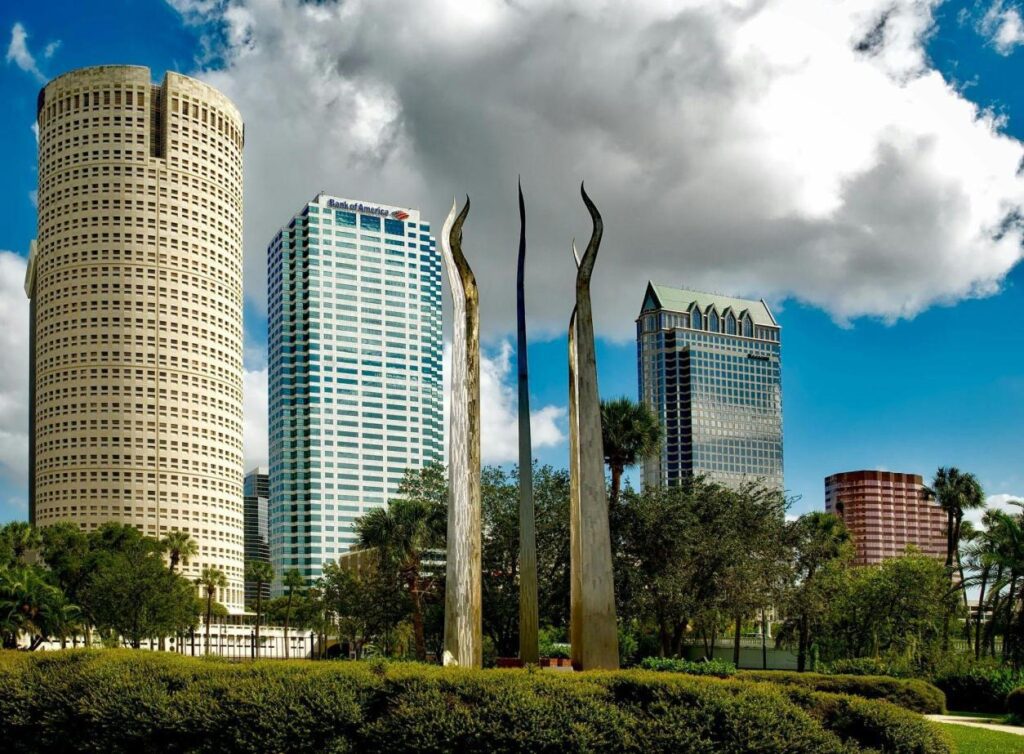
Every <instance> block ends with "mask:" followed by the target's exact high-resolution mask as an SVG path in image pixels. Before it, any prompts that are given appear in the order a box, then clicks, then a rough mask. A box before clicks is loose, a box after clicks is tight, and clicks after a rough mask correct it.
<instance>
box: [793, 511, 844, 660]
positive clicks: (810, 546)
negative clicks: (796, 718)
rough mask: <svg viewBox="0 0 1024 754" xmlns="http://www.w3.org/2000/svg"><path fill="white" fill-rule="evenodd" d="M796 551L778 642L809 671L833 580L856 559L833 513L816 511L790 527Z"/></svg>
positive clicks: (842, 527)
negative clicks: (791, 644)
mask: <svg viewBox="0 0 1024 754" xmlns="http://www.w3.org/2000/svg"><path fill="white" fill-rule="evenodd" d="M790 537H791V539H790V541H791V543H792V545H793V548H794V573H795V577H796V586H795V588H794V589H792V590H791V592H790V594H789V600H788V601H789V605H788V614H789V616H790V617H789V618H788V619H787V620H786V622H785V623H784V624H783V627H782V629H781V630H780V632H779V636H778V639H779V640H780V641H781V642H787V641H788V642H793V640H794V638H795V642H794V643H795V644H796V647H797V670H798V671H799V672H803V671H804V670H806V668H807V654H808V650H809V649H810V646H811V638H812V633H813V631H814V628H815V625H816V623H817V622H818V621H820V620H821V618H822V616H823V615H824V614H825V613H826V611H827V608H828V604H829V599H830V590H829V588H828V581H829V577H830V576H831V575H832V574H833V573H834V572H835V571H834V569H835V567H842V566H843V565H844V563H846V562H848V561H849V560H850V559H851V558H852V556H853V545H852V543H851V541H850V533H849V532H848V531H847V529H846V526H845V524H843V521H842V519H840V518H839V517H838V516H835V515H833V514H831V513H823V512H821V511H814V512H812V513H807V514H804V515H803V516H800V518H798V519H797V520H796V521H794V522H793V523H792V524H791V525H790Z"/></svg>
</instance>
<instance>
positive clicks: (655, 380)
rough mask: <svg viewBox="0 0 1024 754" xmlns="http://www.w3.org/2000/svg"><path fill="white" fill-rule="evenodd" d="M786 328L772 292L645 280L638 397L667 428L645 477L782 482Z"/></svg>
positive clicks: (652, 480)
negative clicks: (765, 296) (723, 292)
mask: <svg viewBox="0 0 1024 754" xmlns="http://www.w3.org/2000/svg"><path fill="white" fill-rule="evenodd" d="M779 334H780V329H779V324H778V322H776V321H775V317H773V316H772V313H771V311H770V310H769V309H768V305H767V304H765V302H764V301H746V300H744V299H738V298H729V297H727V296H719V295H717V294H710V293H700V292H698V291H688V290H681V289H678V288H669V287H666V286H663V285H654V284H653V283H648V284H647V292H646V293H645V295H644V301H643V306H642V307H641V311H640V316H639V317H638V318H637V321H636V346H637V362H638V364H637V366H638V374H639V378H640V400H641V401H642V402H643V403H645V404H646V405H647V406H648V407H649V408H650V409H651V410H652V411H654V413H655V415H656V416H657V417H658V418H659V419H660V421H661V426H662V429H663V431H664V434H663V444H662V450H661V453H660V455H658V456H655V457H652V458H649V459H647V460H646V461H645V462H644V484H647V485H664V484H673V483H675V482H677V481H678V480H679V479H680V478H683V477H687V476H697V475H703V476H705V477H706V478H707V479H709V480H711V481H714V482H720V483H723V484H727V485H730V486H736V485H738V484H740V483H742V482H743V481H745V480H763V481H765V482H766V483H768V484H770V485H773V486H775V487H777V488H779V489H781V488H782V485H783V481H782V372H781V368H782V367H781V362H780V359H779V355H780V353H779V348H780V343H779Z"/></svg>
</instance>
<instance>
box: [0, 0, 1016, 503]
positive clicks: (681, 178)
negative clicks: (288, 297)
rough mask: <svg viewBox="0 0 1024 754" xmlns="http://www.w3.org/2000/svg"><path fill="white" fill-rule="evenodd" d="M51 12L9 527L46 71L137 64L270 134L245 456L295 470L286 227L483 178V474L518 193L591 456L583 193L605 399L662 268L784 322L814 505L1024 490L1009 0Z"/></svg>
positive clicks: (88, 4)
mask: <svg viewBox="0 0 1024 754" xmlns="http://www.w3.org/2000/svg"><path fill="white" fill-rule="evenodd" d="M382 7H383V6H382V5H381V4H379V3H372V2H369V1H368V0H349V1H347V2H332V1H330V0H321V1H320V2H298V0H104V2H102V3H101V2H98V0H86V1H85V2H82V0H79V1H78V2H66V1H65V0H51V2H48V3H46V4H36V3H22V2H15V3H3V4H2V5H0V34H7V35H8V37H7V40H6V44H7V47H6V53H5V61H4V65H2V66H0V97H2V101H3V103H4V105H5V107H4V111H3V114H2V115H0V161H2V164H3V165H4V180H3V181H0V206H2V207H4V214H3V222H2V223H0V324H2V327H0V353H3V354H4V355H5V357H4V358H3V359H2V360H0V521H6V520H14V519H21V518H25V517H26V515H27V502H26V490H27V481H26V474H27V442H28V437H27V411H28V405H27V403H28V400H27V397H28V387H27V378H28V359H27V348H28V303H27V300H26V299H25V296H24V292H23V289H22V282H23V278H24V265H25V263H24V257H25V255H26V254H27V251H28V247H29V242H30V241H31V239H32V238H33V237H34V234H35V224H36V216H35V206H34V197H35V188H36V179H37V176H36V143H35V134H34V131H33V121H34V118H35V103H36V96H37V94H38V91H39V87H40V86H41V85H42V84H43V83H45V81H46V80H47V79H49V78H51V77H53V76H56V75H58V74H60V73H62V72H64V71H67V70H70V69H73V68H77V67H82V66H89V65H99V64H113V63H126V64H135V65H145V66H148V67H150V69H151V71H152V75H153V78H154V80H155V81H159V80H160V79H161V78H162V77H163V73H164V72H165V71H167V70H175V71H179V72H182V73H187V74H189V75H194V76H196V77H198V78H200V79H202V80H204V81H207V82H209V83H211V84H212V85H214V86H216V87H218V88H219V89H221V90H222V91H223V92H224V93H225V94H227V95H228V96H229V97H231V98H232V99H233V100H234V102H235V103H236V104H237V105H238V107H239V109H240V111H241V112H242V115H243V118H244V119H245V122H246V149H245V161H246V167H245V227H244V237H245V290H246V293H245V296H246V306H245V328H246V341H245V367H246V374H245V382H244V386H245V422H246V428H245V432H246V435H245V454H246V465H247V468H248V467H251V466H253V465H256V464H258V463H265V461H266V452H267V451H266V382H267V380H266V318H265V312H266V287H265V286H266V279H265V251H266V244H267V242H268V241H269V239H270V238H271V237H272V235H273V233H274V232H275V231H276V230H277V228H278V226H280V225H281V224H284V223H286V222H287V220H288V219H289V218H290V217H291V216H292V215H293V214H294V213H295V212H296V211H297V210H298V209H299V208H300V207H301V206H302V205H303V204H304V203H305V202H306V201H308V200H309V199H310V198H312V197H313V196H314V195H315V194H317V193H318V192H320V191H322V190H323V191H327V192H329V193H332V194H335V195H338V196H344V197H349V198H355V199H361V200H364V201H377V202H381V203H387V204H396V205H400V206H413V207H419V208H421V209H422V210H423V211H424V213H425V215H426V217H428V218H430V219H431V220H432V222H433V225H434V227H435V229H439V228H440V225H441V221H442V220H443V217H444V214H445V213H446V210H447V208H448V206H450V204H451V200H452V197H453V196H455V195H458V196H462V195H464V194H469V195H470V196H471V198H472V210H471V212H470V215H469V218H468V220H467V224H466V228H465V244H464V247H465V251H466V253H467V256H468V257H469V259H470V262H471V264H472V265H473V267H474V270H475V272H476V275H477V279H478V280H479V282H480V287H481V305H482V334H483V338H484V360H483V386H482V393H483V395H482V399H483V425H484V426H483V433H482V434H483V445H484V448H483V450H484V460H485V461H487V462H491V463H509V462H512V461H514V460H515V455H516V440H515V434H514V416H515V411H516V391H515V385H514V380H515V356H514V350H513V349H512V347H511V344H512V336H513V335H514V326H515V325H514V323H515V301H514V286H513V285H511V282H512V280H514V275H515V254H516V248H517V242H518V217H517V211H516V193H515V190H516V179H517V177H518V176H521V177H522V181H523V187H524V192H525V195H526V202H527V224H528V230H527V237H528V261H527V266H528V268H527V294H526V295H527V305H528V308H529V332H530V337H531V347H530V368H531V407H532V409H533V412H532V413H533V439H534V446H535V455H536V456H537V457H538V458H539V459H540V460H541V461H542V462H545V463H551V464H554V465H557V466H563V467H564V466H565V465H566V463H567V460H566V459H567V447H566V433H567V427H566V408H565V407H566V384H567V374H566V366H565V365H566V358H567V357H566V345H565V338H564V334H563V333H564V329H565V326H566V323H567V320H568V316H569V313H570V310H571V296H572V293H571V292H572V280H573V274H574V267H573V263H572V261H571V257H570V251H569V250H570V242H571V239H573V238H574V237H575V238H576V239H578V240H580V241H581V242H585V240H586V239H587V238H588V237H589V234H590V225H589V219H588V215H587V213H586V210H585V208H584V206H583V204H582V202H581V201H580V199H579V184H580V181H582V180H585V181H586V185H587V190H588V193H589V194H590V195H591V196H592V197H593V199H594V201H595V202H596V204H597V206H598V207H599V208H600V209H601V212H602V214H603V216H604V220H605V236H604V241H603V244H602V247H601V252H600V255H599V258H598V261H597V266H596V270H595V274H594V280H593V296H594V300H595V308H596V312H597V314H596V322H595V325H596V328H597V333H598V336H599V340H598V366H599V382H600V388H601V392H602V395H603V396H605V397H615V396H619V395H628V396H631V397H634V398H635V397H636V393H637V375H636V351H635V344H634V341H633V338H634V319H635V317H636V315H637V313H638V311H639V308H640V303H641V300H642V298H643V293H644V288H645V286H646V283H647V281H648V280H654V281H656V282H658V283H661V284H665V285H676V286H681V287H690V288H697V289H701V290H709V291H716V292H721V293H727V294H730V295H739V296H746V297H752V298H761V297H763V298H765V300H766V301H768V303H769V305H770V306H771V307H772V310H773V312H774V313H775V315H776V317H777V319H778V320H779V322H780V324H781V326H782V364H783V418H784V457H785V482H786V487H787V490H788V492H789V494H790V495H792V496H793V498H794V503H793V508H792V511H793V512H794V513H802V512H804V511H808V510H815V509H820V508H821V507H822V506H823V497H824V492H823V479H824V477H825V476H826V475H828V474H831V473H835V472H838V471H846V470H854V469H860V468H878V469H888V470H892V471H903V472H911V473H919V474H922V475H924V476H925V477H931V475H932V474H933V473H934V471H935V469H936V468H937V467H938V466H940V465H955V466H958V467H960V468H961V469H965V470H969V471H973V472H975V473H976V474H977V475H978V477H979V479H980V480H981V481H982V483H983V485H984V487H985V489H986V491H987V493H988V494H989V496H990V500H991V501H992V502H993V503H995V504H1001V505H1003V504H1006V502H1007V501H1008V500H1010V499H1012V498H1015V497H1024V468H1022V458H1024V452H1022V451H1024V432H1022V428H1024V335H1022V327H1021V315H1022V313H1024V271H1022V266H1021V265H1020V264H1019V261H1020V259H1021V257H1022V254H1024V247H1022V239H1024V145H1022V140H1024V88H1022V87H1021V86H1020V81H1021V80H1022V79H1024V21H1022V18H1024V9H1022V7H1021V5H1019V4H1018V3H1017V2H1013V1H1012V0H977V1H975V0H967V1H963V0H958V1H953V0H949V2H940V1H939V0H845V1H844V2H835V3H822V2H820V0H660V1H657V0H643V1H636V2H624V1H618V0H569V1H568V2H566V1H565V0H557V1H556V0H526V1H525V2H521V3H507V2H500V1H498V0H478V1H477V2H474V3H460V2H457V1H456V0H416V1H414V0H392V2H389V3H388V4H387V6H386V7H387V10H386V12H385V11H383V10H382Z"/></svg>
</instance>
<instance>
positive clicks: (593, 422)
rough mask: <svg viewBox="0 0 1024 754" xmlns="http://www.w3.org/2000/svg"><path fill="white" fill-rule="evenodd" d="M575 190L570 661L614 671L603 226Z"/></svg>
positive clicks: (616, 654) (615, 645) (616, 664)
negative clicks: (600, 271) (594, 298)
mask: <svg viewBox="0 0 1024 754" xmlns="http://www.w3.org/2000/svg"><path fill="white" fill-rule="evenodd" d="M580 193H581V195H582V196H583V203H584V204H585V205H586V207H587V210H588V211H589V212H590V218H591V220H592V222H593V224H594V229H593V232H592V233H591V236H590V242H589V243H588V244H587V250H586V251H585V252H584V253H583V258H582V259H580V260H579V264H578V266H577V270H576V312H575V328H574V330H575V332H574V333H573V332H572V331H570V337H571V345H570V355H569V360H570V367H572V366H573V361H574V360H575V379H573V377H572V376H570V391H574V392H575V404H576V405H575V408H576V411H575V414H576V417H575V421H572V408H570V427H569V430H570V432H574V433H575V442H574V441H573V440H572V439H570V453H572V452H573V448H574V447H575V457H573V458H570V469H571V467H572V466H573V464H574V462H575V466H576V472H577V473H576V480H577V481H575V482H573V483H572V486H571V491H570V494H572V492H573V491H575V494H576V495H578V504H574V502H571V503H570V505H572V506H573V508H572V509H571V511H570V521H569V525H570V529H571V531H570V557H571V577H570V586H571V590H572V596H571V600H572V605H571V608H570V619H571V620H572V621H573V624H574V625H573V626H572V627H571V628H570V635H571V637H572V639H573V641H574V644H573V647H572V653H573V660H574V661H575V663H576V664H578V665H579V667H580V668H581V669H583V670H596V669H617V668H618V667H619V639H618V629H617V626H616V622H615V583H614V578H613V575H612V548H611V533H610V531H609V525H608V492H607V489H606V488H605V478H604V448H603V445H602V440H601V399H600V394H599V393H598V388H597V355H596V353H595V349H594V316H593V309H592V306H591V301H590V278H591V275H592V274H593V272H594V264H595V262H596V261H597V252H598V249H599V248H600V246H601V236H602V234H603V232H604V223H603V222H602V220H601V214H600V213H599V212H598V211H597V207H596V206H594V203H593V202H592V201H591V200H590V197H589V196H587V192H586V189H585V188H584V187H583V184H580ZM574 248H575V244H574ZM573 351H575V359H574V354H573ZM573 530H574V531H573ZM577 643H578V647H577Z"/></svg>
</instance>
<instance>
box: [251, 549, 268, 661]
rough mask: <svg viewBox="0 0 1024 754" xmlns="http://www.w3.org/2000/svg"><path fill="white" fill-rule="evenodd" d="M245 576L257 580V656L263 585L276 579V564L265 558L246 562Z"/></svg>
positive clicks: (258, 654)
mask: <svg viewBox="0 0 1024 754" xmlns="http://www.w3.org/2000/svg"><path fill="white" fill-rule="evenodd" d="M245 578H246V579H248V580H249V581H254V582H256V657H257V658H259V656H260V619H261V618H262V617H263V587H264V585H266V584H269V583H270V582H272V581H273V580H274V566H272V565H271V564H270V563H267V562H266V561H263V560H250V561H249V562H248V563H246V564H245Z"/></svg>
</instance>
